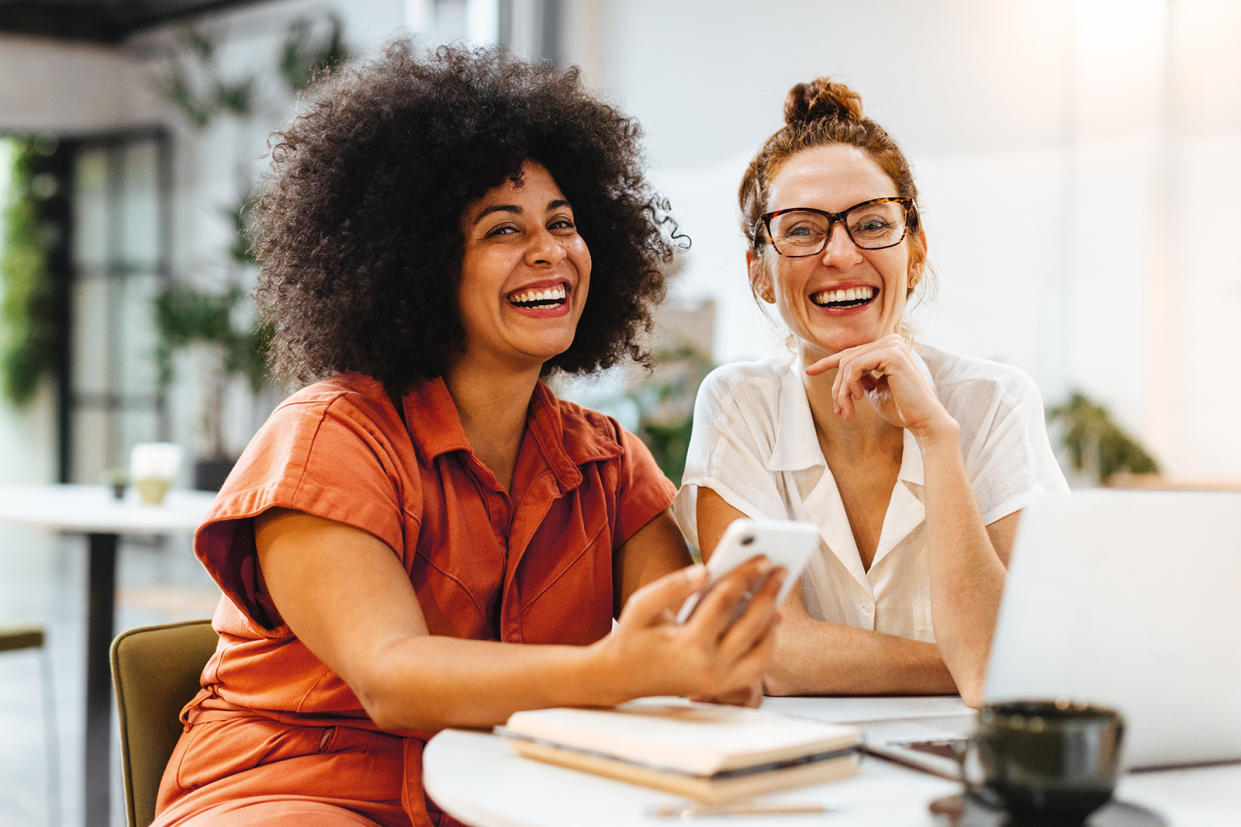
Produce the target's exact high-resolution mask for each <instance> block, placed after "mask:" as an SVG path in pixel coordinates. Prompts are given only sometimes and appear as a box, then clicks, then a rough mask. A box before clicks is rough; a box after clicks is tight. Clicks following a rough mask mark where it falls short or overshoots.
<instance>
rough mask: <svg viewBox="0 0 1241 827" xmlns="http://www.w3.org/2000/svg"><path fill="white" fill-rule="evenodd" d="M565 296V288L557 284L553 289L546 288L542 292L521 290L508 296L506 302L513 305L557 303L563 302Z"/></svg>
mask: <svg viewBox="0 0 1241 827" xmlns="http://www.w3.org/2000/svg"><path fill="white" fill-rule="evenodd" d="M565 295H566V291H565V286H564V285H563V284H557V285H556V286H555V287H547V288H544V289H542V290H522V291H521V292H518V293H510V294H509V295H508V300H509V301H510V302H511V303H513V304H534V303H536V302H557V301H563V300H564V298H565Z"/></svg>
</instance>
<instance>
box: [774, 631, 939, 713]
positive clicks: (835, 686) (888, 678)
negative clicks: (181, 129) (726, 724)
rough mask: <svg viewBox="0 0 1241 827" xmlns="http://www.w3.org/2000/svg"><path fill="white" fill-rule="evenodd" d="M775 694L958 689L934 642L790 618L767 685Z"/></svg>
mask: <svg viewBox="0 0 1241 827" xmlns="http://www.w3.org/2000/svg"><path fill="white" fill-rule="evenodd" d="M764 684H765V687H766V690H767V693H768V694H770V695H903V694H910V695H935V694H941V693H950V692H955V691H956V684H955V683H954V682H953V680H952V675H951V674H949V672H948V669H947V667H945V666H944V661H943V658H942V657H941V655H940V651H939V649H938V647H937V646H936V645H935V644H934V643H927V642H924V641H920V640H910V639H908V638H902V637H897V636H895V635H886V634H882V633H880V632H874V631H870V630H867V629H856V628H854V627H851V626H845V625H843V624H839V623H826V622H823V621H821V620H814V619H813V618H810V617H802V618H788V617H786V619H785V621H784V622H782V623H781V624H780V626H779V627H777V629H776V651H775V656H774V657H773V658H772V663H771V665H770V666H769V667H768V669H767V673H766V677H765V681H764Z"/></svg>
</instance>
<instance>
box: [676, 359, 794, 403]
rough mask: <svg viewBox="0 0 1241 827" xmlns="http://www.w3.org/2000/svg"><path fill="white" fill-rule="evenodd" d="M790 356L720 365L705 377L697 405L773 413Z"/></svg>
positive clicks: (781, 391) (786, 374)
mask: <svg viewBox="0 0 1241 827" xmlns="http://www.w3.org/2000/svg"><path fill="white" fill-rule="evenodd" d="M791 369H792V360H791V358H790V357H773V358H770V359H761V360H756V361H750V362H730V363H728V364H726V365H720V366H719V367H717V368H716V369H715V370H713V371H711V373H709V374H707V377H706V378H705V379H703V380H702V384H701V385H700V386H699V388H698V404H699V405H700V406H702V405H706V406H708V408H709V409H716V410H719V409H721V408H723V407H729V408H733V409H736V410H739V411H741V412H745V413H758V412H761V411H767V412H774V411H776V410H777V409H778V408H779V406H780V397H781V395H782V393H783V391H784V386H785V384H786V382H787V379H788V376H789V372H790V370H791Z"/></svg>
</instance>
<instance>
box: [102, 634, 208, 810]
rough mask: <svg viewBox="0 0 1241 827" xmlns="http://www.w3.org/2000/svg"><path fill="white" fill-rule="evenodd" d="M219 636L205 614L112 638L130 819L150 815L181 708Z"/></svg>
mask: <svg viewBox="0 0 1241 827" xmlns="http://www.w3.org/2000/svg"><path fill="white" fill-rule="evenodd" d="M217 641H218V638H217V636H216V633H215V630H214V629H212V628H211V621H209V620H187V621H183V622H180V623H169V624H166V625H162V626H144V627H142V628H138V629H130V630H129V631H128V632H123V633H121V635H120V636H118V637H117V638H116V640H114V641H112V653H111V661H112V685H113V687H114V689H115V690H116V708H117V712H118V717H119V718H120V725H121V759H122V765H123V770H124V773H123V774H124V782H125V808H126V816H127V817H128V819H129V824H130V825H131V826H133V827H136V825H148V824H150V823H151V821H152V820H153V819H154V818H155V796H156V794H157V793H158V792H159V782H160V778H161V777H162V776H163V774H164V767H165V766H167V764H168V759H169V758H170V757H171V756H172V750H173V747H175V746H176V744H177V739H178V738H179V737H180V736H181V730H182V727H181V721H180V715H181V708H182V707H183V706H185V705H186V704H187V703H188V702H189V701H190V699H191V698H193V697H194V695H195V694H197V692H198V689H199V680H200V677H201V675H202V671H203V667H204V666H206V664H207V660H208V659H209V658H210V657H211V655H212V653H214V652H215V648H216V643H217Z"/></svg>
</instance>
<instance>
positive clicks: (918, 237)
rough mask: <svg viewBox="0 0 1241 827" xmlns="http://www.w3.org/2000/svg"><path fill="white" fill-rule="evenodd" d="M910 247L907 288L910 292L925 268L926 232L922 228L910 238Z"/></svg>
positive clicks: (920, 278) (920, 279)
mask: <svg viewBox="0 0 1241 827" xmlns="http://www.w3.org/2000/svg"><path fill="white" fill-rule="evenodd" d="M910 243H911V245H912V249H911V250H910V253H911V255H910V257H909V258H910V261H909V290H910V291H911V292H912V291H913V289H914V288H915V287H917V286H918V282H920V281H922V273H923V271H925V270H926V233H925V232H923V231H922V228H921V227H919V228H918V232H917V233H915V234H914V236H913V237H912V238H911V239H910Z"/></svg>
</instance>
